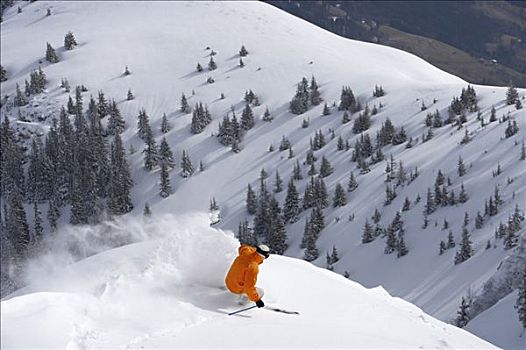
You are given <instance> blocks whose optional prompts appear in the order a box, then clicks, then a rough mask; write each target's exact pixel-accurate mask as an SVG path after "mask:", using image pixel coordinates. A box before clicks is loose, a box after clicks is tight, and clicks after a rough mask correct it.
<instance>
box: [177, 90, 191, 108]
mask: <svg viewBox="0 0 526 350" xmlns="http://www.w3.org/2000/svg"><path fill="white" fill-rule="evenodd" d="M179 110H180V111H181V112H182V113H190V106H189V105H188V101H187V100H186V96H185V95H184V93H183V94H181V107H180V108H179Z"/></svg>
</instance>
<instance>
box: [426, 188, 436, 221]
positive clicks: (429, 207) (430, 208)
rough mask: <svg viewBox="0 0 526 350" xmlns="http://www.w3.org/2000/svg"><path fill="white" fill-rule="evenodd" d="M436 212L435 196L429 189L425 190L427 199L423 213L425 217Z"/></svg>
mask: <svg viewBox="0 0 526 350" xmlns="http://www.w3.org/2000/svg"><path fill="white" fill-rule="evenodd" d="M435 210H436V202H435V196H434V194H433V192H432V191H431V189H430V188H429V187H428V188H427V199H426V205H425V208H424V213H425V214H426V215H430V214H432V213H433V212H434V211H435Z"/></svg>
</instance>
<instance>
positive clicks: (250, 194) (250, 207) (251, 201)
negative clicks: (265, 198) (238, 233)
mask: <svg viewBox="0 0 526 350" xmlns="http://www.w3.org/2000/svg"><path fill="white" fill-rule="evenodd" d="M246 205H247V212H248V213H249V214H250V215H254V214H256V210H257V199H256V194H255V193H254V190H252V187H251V186H250V184H248V188H247V199H246Z"/></svg>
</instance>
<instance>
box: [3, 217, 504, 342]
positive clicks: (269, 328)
mask: <svg viewBox="0 0 526 350" xmlns="http://www.w3.org/2000/svg"><path fill="white" fill-rule="evenodd" d="M160 220H162V221H163V223H164V224H165V225H166V227H165V228H168V227H170V226H168V225H173V226H172V227H175V226H177V227H184V228H180V229H173V230H170V231H169V232H165V234H166V236H165V237H157V238H156V239H152V240H150V241H146V242H143V243H136V244H132V245H127V246H125V247H121V248H117V249H113V250H108V251H106V252H103V253H100V254H98V255H94V256H92V257H90V258H87V259H85V260H83V261H81V262H79V263H76V264H73V265H70V266H68V267H67V268H65V269H63V270H61V271H60V270H59V271H57V272H56V273H55V274H53V275H48V276H46V278H45V279H44V278H43V279H42V280H41V281H38V282H37V283H36V284H34V285H31V286H29V287H26V288H24V289H22V290H20V291H19V292H17V293H16V295H15V296H12V297H10V298H9V299H8V300H4V301H2V319H1V321H2V322H1V327H2V344H1V345H2V349H12V348H62V349H86V348H88V349H93V348H113V349H117V348H127V349H130V348H131V349H140V348H210V347H213V348H247V347H250V348H302V349H305V348H336V347H338V348H347V349H349V348H383V349H386V348H389V349H393V348H418V347H422V348H426V349H429V348H437V349H438V348H440V349H459V348H462V349H493V348H494V346H492V345H491V344H489V343H487V342H485V341H483V340H481V339H479V338H477V337H475V336H473V335H472V334H470V333H468V332H466V331H464V330H461V329H458V328H456V327H454V326H451V325H447V324H445V323H443V322H441V321H438V320H436V319H435V318H433V317H431V316H429V315H427V314H425V313H424V312H423V311H422V310H420V309H419V308H417V307H415V306H413V305H411V304H410V303H408V302H406V301H403V300H401V299H398V298H393V297H391V296H389V294H388V293H386V292H385V290H383V289H382V288H380V287H379V288H375V289H366V288H364V287H362V286H361V285H359V284H357V283H355V282H351V281H349V280H347V279H345V278H344V277H342V276H338V275H336V274H334V273H331V272H328V271H326V270H324V269H319V268H316V267H314V266H312V265H311V264H309V263H307V262H304V261H301V260H297V259H291V258H286V257H281V256H271V258H270V259H268V260H266V261H265V262H264V263H263V264H262V265H261V268H260V270H261V272H260V276H259V279H258V285H259V286H260V287H262V288H263V289H264V290H265V301H266V303H267V305H273V306H276V307H281V308H286V309H291V310H295V311H299V312H300V315H288V314H283V313H276V312H273V311H270V310H263V309H255V310H250V311H247V312H245V313H243V314H239V315H234V316H228V315H227V313H228V312H231V311H233V310H236V309H239V308H241V307H242V306H239V305H238V304H237V301H236V300H237V299H236V297H235V296H234V295H232V294H230V293H229V292H227V291H226V290H224V289H221V288H220V286H222V285H223V284H222V282H223V277H224V276H225V274H226V271H227V269H228V267H229V264H230V262H231V261H232V260H233V258H234V257H235V255H236V249H237V242H236V240H235V239H234V237H233V235H232V234H231V233H230V234H228V233H225V232H222V231H218V230H216V229H212V228H210V227H209V226H208V225H207V223H206V217H205V216H203V215H191V216H187V217H186V218H185V219H184V221H183V222H181V221H178V220H175V219H174V218H172V217H165V218H160ZM127 224H129V223H127ZM313 281H315V282H314V283H313ZM28 330H31V336H27V332H28Z"/></svg>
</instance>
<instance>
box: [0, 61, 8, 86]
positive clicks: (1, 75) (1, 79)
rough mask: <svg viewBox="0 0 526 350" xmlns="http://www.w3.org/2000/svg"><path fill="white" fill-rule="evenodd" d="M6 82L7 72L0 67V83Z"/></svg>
mask: <svg viewBox="0 0 526 350" xmlns="http://www.w3.org/2000/svg"><path fill="white" fill-rule="evenodd" d="M4 81H7V70H6V69H5V68H4V66H2V65H0V82H4Z"/></svg>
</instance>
